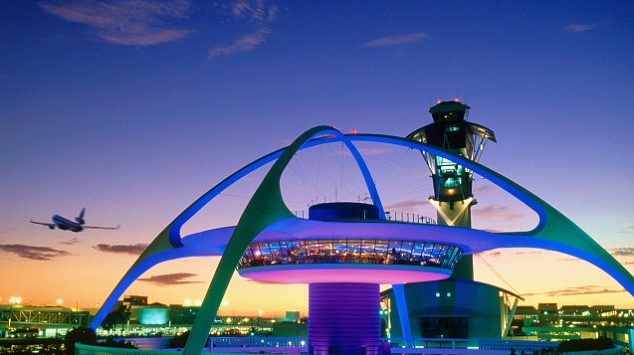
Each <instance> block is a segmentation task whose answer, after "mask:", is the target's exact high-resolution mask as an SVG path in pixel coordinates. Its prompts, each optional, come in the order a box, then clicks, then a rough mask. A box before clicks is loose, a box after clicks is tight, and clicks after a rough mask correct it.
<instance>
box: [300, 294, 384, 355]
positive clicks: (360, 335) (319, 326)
mask: <svg viewBox="0 0 634 355" xmlns="http://www.w3.org/2000/svg"><path fill="white" fill-rule="evenodd" d="M379 311H380V306H379V285H378V284H364V283H317V284H310V285H309V287H308V347H309V349H312V353H313V354H315V355H327V354H330V355H332V354H367V355H378V354H379V351H380V345H381V318H380V314H379Z"/></svg>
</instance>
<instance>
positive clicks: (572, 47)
mask: <svg viewBox="0 0 634 355" xmlns="http://www.w3.org/2000/svg"><path fill="white" fill-rule="evenodd" d="M633 19H634V5H633V4H632V3H631V2H628V1H584V2H579V1H571V2H563V1H561V2H560V1H557V2H515V1H509V2H504V3H498V2H469V1H458V2H455V1H447V2H433V1H411V2H409V1H403V2H353V1H346V2H341V3H336V2H270V1H241V0H240V1H238V0H236V1H226V2H223V1H215V2H196V1H191V2H190V1H188V0H179V1H174V2H160V1H156V2H155V1H149V0H132V1H120V2H109V1H97V2H90V1H35V2H32V1H16V2H6V1H5V2H2V3H0V123H1V125H2V129H0V166H1V168H0V244H1V245H4V246H6V245H15V244H20V245H22V246H23V248H24V249H27V250H29V249H28V248H29V247H31V248H32V247H45V248H52V249H54V250H56V251H63V252H67V253H69V255H66V254H63V253H62V254H54V255H58V256H55V257H52V258H51V259H50V260H33V259H29V258H24V257H23V256H20V254H19V253H16V252H15V249H10V248H5V249H4V252H3V254H2V255H3V256H6V257H7V258H6V259H3V260H4V261H0V263H5V262H6V263H11V265H12V267H19V265H23V264H24V265H26V263H28V265H29V267H32V268H33V269H41V266H42V265H53V264H55V263H57V264H59V270H61V271H62V272H63V270H65V269H64V268H65V266H64V265H82V264H81V261H82V260H85V259H84V257H83V256H82V255H87V256H86V258H87V257H92V258H93V259H99V258H102V259H103V260H108V259H109V258H111V257H117V258H123V259H121V260H122V261H121V264H122V265H124V266H125V265H129V264H130V263H131V262H132V260H133V256H131V255H115V256H113V254H108V253H107V252H104V251H103V250H104V249H108V248H102V249H99V248H98V247H96V245H97V244H104V245H108V246H116V245H124V246H125V245H136V244H143V243H147V242H149V241H150V240H151V239H153V237H154V236H155V235H156V233H157V232H158V231H160V230H161V229H162V228H163V226H164V225H166V224H167V223H169V221H171V219H172V218H173V217H174V216H176V215H177V214H178V213H179V212H180V211H181V210H182V209H183V208H184V207H186V206H187V205H188V204H189V203H190V202H191V201H193V200H194V199H195V198H196V197H197V196H198V195H200V194H201V193H203V192H204V191H206V190H207V189H208V188H210V187H211V186H213V185H214V184H215V183H216V182H218V181H220V180H221V179H222V178H224V177H225V176H227V175H228V174H230V173H231V172H232V171H234V170H236V169H237V168H239V167H240V166H242V165H244V164H246V163H247V162H249V161H251V160H253V159H255V158H256V157H258V156H261V155H263V154H265V153H267V152H269V151H271V150H273V149H276V148H279V147H281V146H283V145H285V144H287V143H289V142H290V141H291V140H292V139H293V138H294V137H296V136H297V135H299V134H300V133H301V132H303V131H304V130H306V129H308V128H310V127H312V126H315V125H319V124H330V125H334V126H336V127H338V128H340V129H341V130H343V131H349V130H350V129H352V128H355V129H357V130H359V131H361V132H376V133H386V134H393V135H406V134H407V133H409V132H411V131H412V130H414V129H415V128H417V127H419V126H422V125H424V124H427V123H428V122H430V119H429V116H428V114H427V110H428V108H429V106H430V105H431V104H433V102H434V101H435V100H436V99H439V98H440V99H453V98H455V97H457V98H460V99H461V100H463V101H465V102H466V103H467V104H469V105H470V106H471V107H472V112H471V116H470V118H471V119H472V120H473V121H474V122H478V123H481V124H484V125H486V126H488V127H490V128H492V129H493V130H494V131H495V132H496V135H497V136H498V142H499V143H498V144H497V145H489V147H488V149H487V152H486V153H485V156H484V158H483V160H482V162H483V163H485V164H486V165H488V166H490V167H492V168H494V169H496V170H498V171H499V172H501V173H502V174H504V175H506V176H508V177H510V178H512V179H514V180H516V181H517V182H519V183H521V184H523V185H524V186H526V187H527V188H528V189H529V190H531V191H533V192H535V193H536V194H537V195H539V196H541V197H543V198H544V199H545V200H546V201H548V202H550V203H551V204H553V205H554V206H555V207H557V208H559V209H560V210H561V211H562V212H563V213H564V214H566V215H568V216H569V217H571V219H573V220H574V221H576V222H577V223H579V225H580V226H581V227H582V228H583V229H584V230H586V231H588V232H589V233H590V234H591V235H592V236H593V237H595V239H597V241H599V243H601V244H602V245H604V246H605V247H606V248H621V249H619V250H626V249H625V248H631V247H634V245H633V244H632V238H633V237H634V222H632V221H633V219H632V216H634V207H633V206H632V203H631V201H632V200H634V192H633V190H632V189H630V188H628V186H629V183H628V181H629V179H631V177H632V175H633V173H634V168H633V167H632V165H631V163H632V158H631V157H632V151H633V148H634V144H633V143H632V141H631V136H632V134H634V123H633V122H634V121H633V120H632V109H631V107H630V105H631V102H632V99H633V96H634V68H633V67H632V65H631V58H632V57H633V54H634V46H633V45H632V43H634V20H633ZM385 161H387V159H386V160H385ZM428 183H429V182H428ZM423 197H426V196H423ZM403 200H407V199H405V198H403ZM491 201H493V202H491ZM396 202H398V201H395V203H396ZM487 203H488V204H487ZM83 206H85V207H87V208H88V215H87V216H89V221H90V222H91V223H92V222H94V223H95V224H98V223H101V224H108V223H114V224H119V223H120V224H122V225H123V228H122V230H121V231H117V232H114V233H105V232H104V233H101V232H97V233H95V234H91V235H90V236H88V235H87V234H86V233H84V234H81V235H72V236H71V235H68V234H63V233H62V232H59V231H54V232H50V231H48V230H41V229H39V228H37V226H33V225H30V224H28V219H29V218H36V219H40V220H42V219H44V220H45V219H47V218H49V216H50V215H51V214H53V213H62V214H65V215H68V216H72V215H73V214H75V213H76V211H79V209H80V208H81V207H83ZM479 206H480V208H482V211H493V212H495V211H497V212H508V211H510V210H511V209H513V208H515V207H512V208H511V207H509V206H510V205H508V204H505V203H504V202H500V201H498V200H497V197H496V198H493V197H491V200H489V201H488V202H487V199H486V198H485V196H482V197H481V198H480V205H479ZM509 213H510V212H509ZM481 214H484V213H483V212H481ZM511 224H513V223H510V222H509V225H510V227H512V225H511ZM74 237H76V238H78V239H77V240H75V239H72V238H74ZM73 240H75V243H73V244H63V242H64V241H66V242H71V241H73ZM9 249H10V250H14V251H13V252H11V251H7V250H9ZM109 250H110V249H109ZM53 253H54V252H53ZM71 260H74V261H73V262H71ZM624 262H625V263H629V262H630V261H629V259H628V260H625V261H624ZM104 263H105V261H104ZM57 264H55V265H57ZM628 265H630V264H628ZM124 266H122V267H121V270H119V269H117V271H116V272H118V273H119V274H121V273H122V272H123V271H124V269H125V267H124ZM26 269H28V268H26ZM26 269H25V270H26ZM24 272H25V273H26V271H24ZM168 272H170V271H169V270H168V271H165V273H168ZM171 272H174V271H173V270H172V271H171ZM113 273H115V272H113ZM24 276H26V277H29V278H36V277H38V276H36V275H31V274H25V275H24ZM104 277H106V276H104ZM509 277H510V276H509ZM518 277H519V276H518ZM111 278H112V279H108V280H107V281H104V284H106V286H108V287H105V286H104V289H107V288H109V285H110V284H112V283H114V282H115V281H114V278H115V276H112V277H111ZM200 279H203V277H202V276H201V277H200ZM557 281H559V280H557ZM604 281H605V285H607V286H606V287H608V288H615V287H616V286H614V284H610V281H609V280H604ZM575 285H576V286H575ZM575 285H572V286H571V287H585V286H597V285H588V284H584V283H583V282H582V281H578V283H577V284H575ZM601 285H604V284H600V285H599V286H601ZM531 287H532V286H531ZM531 287H529V286H527V287H526V290H525V292H527V293H528V292H540V291H543V292H547V291H548V290H545V289H543V290H533V289H531ZM553 287H556V285H554V286H553ZM3 288H4V289H3ZM142 291H144V292H145V291H146V290H145V289H143V290H142ZM18 292H23V291H20V290H19V289H15V288H9V287H0V297H1V298H5V299H6V297H8V296H9V295H10V294H13V293H18ZM31 292H32V293H34V294H38V295H39V294H42V293H43V292H44V291H42V290H33V291H31ZM103 292H104V291H102V292H101V294H99V293H98V292H95V294H93V295H91V296H85V298H86V299H87V301H85V302H86V303H91V302H93V301H94V302H99V301H98V300H99V299H100V298H101V297H103ZM105 292H107V291H105ZM147 292H151V291H147ZM32 297H33V298H35V297H36V296H35V295H33V296H32ZM42 297H44V296H42ZM46 297H49V296H46ZM50 297H53V296H50ZM620 297H621V298H619V300H618V301H615V302H621V304H628V302H629V305H632V301H631V298H628V297H629V296H627V295H624V294H623V293H621V294H620ZM88 299H89V301H88ZM567 299H568V300H570V298H567ZM564 300H566V298H564ZM0 302H2V301H0ZM82 302H83V301H82ZM562 302H563V301H562ZM570 303H573V302H570Z"/></svg>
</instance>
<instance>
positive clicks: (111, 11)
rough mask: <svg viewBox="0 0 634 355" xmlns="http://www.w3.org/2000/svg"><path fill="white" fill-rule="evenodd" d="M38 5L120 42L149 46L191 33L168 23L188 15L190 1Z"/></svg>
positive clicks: (83, 0)
mask: <svg viewBox="0 0 634 355" xmlns="http://www.w3.org/2000/svg"><path fill="white" fill-rule="evenodd" d="M38 6H39V8H40V9H42V10H43V11H44V12H46V13H48V14H51V15H53V16H56V17H58V18H60V19H62V20H65V21H68V22H73V23H79V24H82V25H86V26H88V27H90V28H92V29H94V30H96V34H97V36H98V37H99V38H101V39H102V40H104V41H106V42H109V43H114V44H119V45H126V46H151V45H157V44H161V43H167V42H172V41H177V40H180V39H182V38H185V37H187V36H189V35H191V34H192V31H189V30H186V29H182V28H177V27H175V26H173V25H171V24H169V22H170V21H174V20H184V19H187V18H188V13H189V9H190V7H191V4H190V0H174V1H152V0H128V1H109V0H102V1H88V0H78V1H72V2H67V1H56V2H40V3H38Z"/></svg>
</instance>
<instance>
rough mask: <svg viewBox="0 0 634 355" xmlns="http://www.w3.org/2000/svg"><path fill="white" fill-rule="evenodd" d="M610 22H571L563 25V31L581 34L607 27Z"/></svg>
mask: <svg viewBox="0 0 634 355" xmlns="http://www.w3.org/2000/svg"><path fill="white" fill-rule="evenodd" d="M610 23H611V21H599V22H590V23H581V22H573V23H569V24H567V25H565V26H564V27H563V30H564V31H565V32H568V33H583V32H588V31H592V30H594V29H596V28H599V27H603V26H607V25H609V24H610Z"/></svg>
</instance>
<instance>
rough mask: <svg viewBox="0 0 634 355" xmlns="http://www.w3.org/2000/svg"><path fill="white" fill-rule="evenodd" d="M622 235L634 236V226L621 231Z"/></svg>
mask: <svg viewBox="0 0 634 355" xmlns="http://www.w3.org/2000/svg"><path fill="white" fill-rule="evenodd" d="M621 233H626V234H633V233H634V226H629V227H625V228H623V229H622V230H621Z"/></svg>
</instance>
